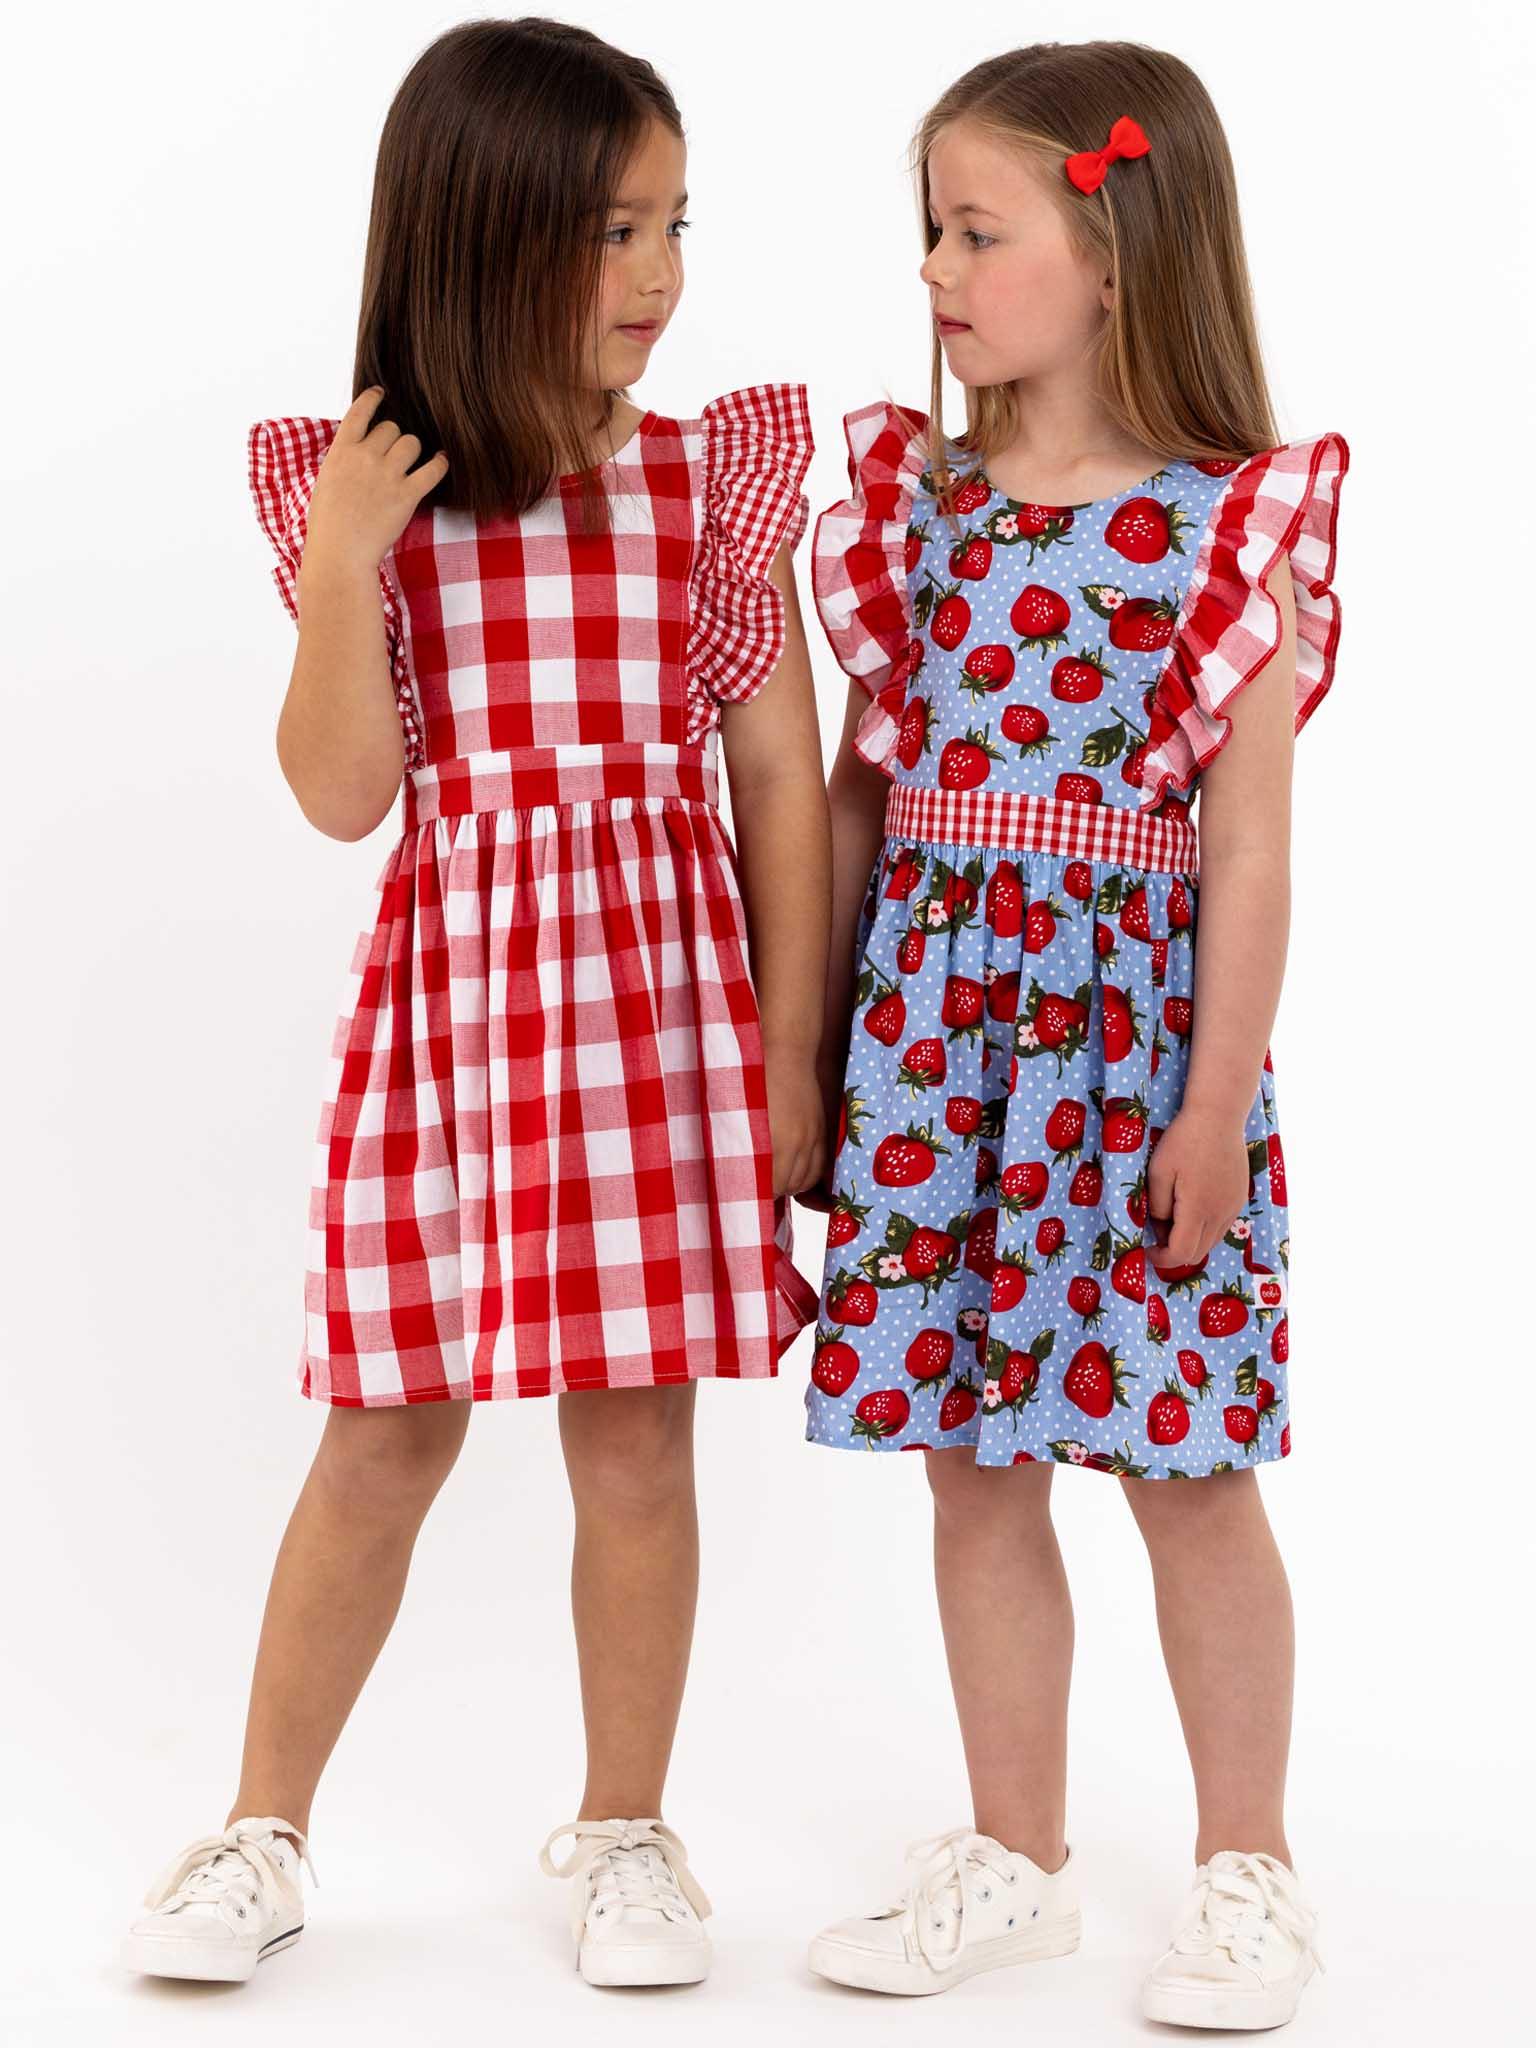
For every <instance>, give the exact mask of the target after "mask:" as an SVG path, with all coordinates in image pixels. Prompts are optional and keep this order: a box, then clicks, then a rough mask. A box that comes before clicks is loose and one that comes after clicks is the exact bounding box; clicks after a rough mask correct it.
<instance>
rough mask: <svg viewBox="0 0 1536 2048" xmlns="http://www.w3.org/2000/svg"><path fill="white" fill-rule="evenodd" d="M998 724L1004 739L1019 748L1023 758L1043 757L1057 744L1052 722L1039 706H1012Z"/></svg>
mask: <svg viewBox="0 0 1536 2048" xmlns="http://www.w3.org/2000/svg"><path fill="white" fill-rule="evenodd" d="M998 723H999V729H1000V731H1001V732H1002V735H1003V738H1004V739H1005V740H1010V741H1012V742H1013V744H1014V745H1015V746H1017V748H1018V749H1019V753H1020V755H1021V757H1022V756H1026V755H1031V754H1034V755H1039V756H1042V757H1043V756H1044V755H1045V754H1046V753H1047V752H1048V750H1049V749H1050V748H1052V747H1054V746H1055V745H1056V743H1057V742H1056V735H1055V734H1054V733H1053V732H1052V731H1051V721H1050V720H1049V719H1048V718H1047V717H1046V715H1045V713H1044V712H1043V711H1042V710H1041V709H1040V708H1039V706H1038V705H1035V704H1010V705H1009V706H1008V707H1007V709H1006V710H1005V711H1004V713H1003V715H1002V718H1001V719H1000V720H999V721H998Z"/></svg>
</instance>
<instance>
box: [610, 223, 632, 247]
mask: <svg viewBox="0 0 1536 2048" xmlns="http://www.w3.org/2000/svg"><path fill="white" fill-rule="evenodd" d="M634 232H635V231H634V229H633V228H632V227H630V226H629V225H628V223H627V222H626V223H624V224H623V225H622V226H620V227H616V228H609V230H608V232H607V233H606V234H605V235H604V236H603V240H604V241H605V242H612V243H613V246H614V247H615V248H616V249H622V248H623V246H624V243H625V242H627V241H628V240H629V237H630V236H631V235H632V234H633V233H634ZM616 236H617V237H620V238H621V239H619V240H615V237H616Z"/></svg>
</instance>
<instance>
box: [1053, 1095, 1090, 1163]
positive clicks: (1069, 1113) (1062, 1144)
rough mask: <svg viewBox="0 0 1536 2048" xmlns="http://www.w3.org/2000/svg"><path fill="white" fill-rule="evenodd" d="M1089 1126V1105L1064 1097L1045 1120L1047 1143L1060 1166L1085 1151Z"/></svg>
mask: <svg viewBox="0 0 1536 2048" xmlns="http://www.w3.org/2000/svg"><path fill="white" fill-rule="evenodd" d="M1087 1124H1088V1105H1087V1104H1086V1103H1084V1102H1074V1101H1073V1100H1072V1099H1071V1097H1070V1096H1063V1097H1062V1099H1061V1100H1060V1101H1059V1102H1058V1103H1057V1105H1056V1107H1055V1108H1054V1109H1053V1110H1052V1111H1051V1113H1050V1115H1049V1116H1048V1117H1047V1118H1046V1120H1045V1142H1046V1143H1047V1145H1049V1146H1050V1148H1051V1150H1052V1152H1053V1153H1054V1154H1055V1155H1056V1163H1057V1165H1058V1166H1060V1165H1061V1164H1062V1163H1063V1162H1064V1161H1066V1160H1068V1159H1076V1158H1077V1156H1078V1154H1079V1153H1080V1152H1081V1151H1082V1149H1083V1132H1084V1130H1085V1129H1086V1128H1087Z"/></svg>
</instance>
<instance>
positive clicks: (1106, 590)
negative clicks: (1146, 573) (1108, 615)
mask: <svg viewBox="0 0 1536 2048" xmlns="http://www.w3.org/2000/svg"><path fill="white" fill-rule="evenodd" d="M1098 599H1099V603H1100V604H1101V605H1102V606H1103V607H1104V609H1105V611H1107V612H1117V611H1119V609H1120V607H1121V605H1123V604H1124V603H1125V592H1124V591H1123V590H1116V589H1115V588H1114V586H1113V585H1112V584H1101V585H1100V586H1099V591H1098Z"/></svg>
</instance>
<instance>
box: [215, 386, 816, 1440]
mask: <svg viewBox="0 0 1536 2048" xmlns="http://www.w3.org/2000/svg"><path fill="white" fill-rule="evenodd" d="M335 431H336V422H334V421H331V420H314V419H271V420H263V421H260V422H259V423H258V424H257V425H256V426H254V427H253V428H252V429H251V433H250V442H249V454H250V483H251V490H252V494H253V496H254V498H255V501H256V508H257V514H258V517H259V518H260V521H261V524H262V527H263V529H264V530H265V532H266V533H267V535H268V537H269V539H270V540H271V542H272V544H273V546H274V548H275V549H276V551H277V556H278V562H277V567H276V568H275V570H274V571H273V575H274V579H275V581H276V583H277V587H278V591H279V593H280V595H281V596H282V598H283V601H284V603H285V604H286V606H287V607H288V610H289V612H290V613H291V614H293V616H294V617H295V618H297V604H296V588H295V586H296V578H297V573H298V566H299V561H300V557H301V555H302V551H303V545H304V534H305V513H306V508H307V505H308V501H309V495H310V491H311V488H312V486H313V483H314V478H315V473H316V471H317V470H318V468H319V464H320V460H321V458H322V456H323V455H324V453H325V451H326V449H327V448H328V447H329V445H330V442H331V440H332V439H333V437H334V435H335ZM811 453H812V442H811V433H810V420H809V414H808V411H807V407H806V401H805V391H804V388H803V387H802V386H800V385H755V386H753V387H751V388H750V389H747V390H742V391H733V392H729V393H727V394H726V395H725V396H724V397H721V398H717V399H715V400H714V401H713V402H712V403H711V404H709V405H707V406H706V407H705V408H704V410H703V413H702V415H701V416H700V417H699V418H697V419H692V420H676V419H668V418H663V417H661V416H659V415H657V414H655V413H647V414H646V415H645V417H644V418H643V419H642V420H641V422H640V424H639V426H638V428H637V429H636V431H635V433H634V434H633V436H632V437H631V439H630V440H629V442H628V443H627V444H626V445H625V446H624V447H623V448H622V449H621V450H619V452H618V453H617V455H616V456H615V457H614V458H613V459H612V460H611V461H610V462H609V463H608V464H607V465H605V467H604V470H603V477H604V483H605V488H606V490H607V493H608V498H609V505H610V510H611V514H612V531H611V533H603V534H597V535H584V534H583V533H581V531H580V493H579V486H578V484H577V482H576V480H575V479H574V478H570V477H562V478H560V479H557V481H556V486H555V488H554V489H553V490H552V491H551V493H550V495H549V496H548V497H546V498H545V499H544V500H543V501H541V502H540V503H539V504H537V505H535V506H533V507H532V508H530V509H529V510H528V511H526V512H524V513H523V514H521V515H520V516H519V517H517V518H512V519H500V520H490V521H487V520H476V519H475V518H474V517H473V515H471V514H469V513H464V512H455V511H447V510H442V509H435V508H431V507H429V508H427V509H425V510H423V511H421V512H419V513H418V514H417V515H416V516H415V517H414V518H413V519H412V521H411V523H410V524H409V525H408V526H407V527H406V529H405V531H404V533H403V534H402V535H401V537H400V539H399V540H398V541H397V542H396V544H395V546H394V548H393V549H392V550H391V552H390V554H389V555H388V556H386V558H385V561H384V563H383V564H382V566H381V569H380V597H381V602H382V604H383V607H384V612H385V620H386V628H387V636H388V643H389V650H390V662H391V670H392V674H393V678H394V684H395V696H396V702H397V704H398V706H399V710H400V717H401V723H402V727H403V730H404V735H405V764H406V775H405V782H404V786H403V792H402V831H401V835H400V838H399V840H398V842H397V844H396V845H395V847H394V849H393V851H392V852H391V853H390V855H389V858H388V860H387V861H386V862H385V865H384V869H383V872H382V874H381V875H380V877H379V880H378V884H377V889H378V901H377V906H376V916H375V917H374V919H373V921H372V922H371V923H370V924H369V925H368V926H366V927H365V928H364V930H363V931H362V932H361V934H360V935H359V937H358V941H357V946H356V950H355V953H354V957H353V962H352V970H351V977H350V981H349V984H348V988H347V993H346V997H345V1000H344V1002H343V1006H342V1012H341V1016H340V1020H339V1022H338V1024H337V1027H336V1032H335V1037H334V1041H333V1046H332V1057H331V1065H330V1075H329V1085H328V1087H327V1090H326V1099H325V1104H324V1107H323V1109H322V1112H321V1117H320V1124H319V1130H318V1135H317V1145H316V1154H315V1170H314V1179H313V1185H312V1190H311V1195H310V1208H309V1225H310V1227H309V1259H308V1275H307V1280H306V1285H305V1297H304V1306H305V1317H304V1327H305V1335H304V1342H303V1345H302V1347H301V1351H300V1358H299V1385H300V1388H301V1390H302V1392H303V1393H304V1394H305V1395H307V1396H309V1397H310V1398H311V1399H314V1400H319V1401H327V1402H331V1403H334V1404H338V1405H345V1406H349V1407H384V1406H390V1405H398V1404H400V1403H402V1402H411V1401H439V1400H449V1399H460V1398H467V1399H472V1400H496V1399H504V1398H513V1397H519V1396H524V1395H534V1394H551V1393H560V1392H564V1391H566V1390H574V1389H578V1388H591V1387H633V1386H659V1385H666V1384H675V1383H679V1382H684V1381H688V1380H692V1379H698V1378H702V1377H707V1376H714V1377H719V1378H734V1379H749V1378H765V1377H768V1376H771V1375H772V1374H774V1373H775V1372H776V1370H777V1362H778V1358H779V1355H780V1353H781V1352H782V1351H783V1350H784V1348H785V1347H786V1346H787V1345H788V1344H789V1343H790V1342H791V1340H792V1339H793V1338H794V1336H795V1335H796V1334H797V1332H798V1331H799V1330H800V1329H801V1328H802V1327H803V1326H804V1325H805V1324H806V1323H807V1322H809V1321H811V1320H813V1319H814V1317H815V1313H816V1293H815V1290H814V1289H813V1288H812V1287H811V1286H810V1285H809V1283H808V1282H807V1281H806V1280H804V1279H803V1278H802V1277H801V1275H800V1274H799V1273H798V1272H797V1271H796V1269H795V1266H794V1264H793V1261H792V1258H791V1226H790V1211H789V1205H788V1203H787V1202H783V1201H780V1202H777V1203H776V1202H775V1200H774V1198H773V1182H772V1148H771V1142H770V1134H769V1126H768V1115H767V1098H766V1090H765V1084H764V1072H763V1056H762V1042H761V1035H760V1027H759V1020H758V1010H757V1003H756V999H755V996H754V993H753V989H752V983H751V980H750V978H749V971H748V961H747V949H746V922H745V917H744V913H743V909H742V903H741V897H740V893H739V889H738V882H737V871H736V859H735V853H734V849H733V848H732V845H731V842H730V839H729V838H728V836H727V834H726V831H725V828H724V826H723V824H722V822H721V819H720V815H719V812H718V810H717V808H716V802H717V794H718V782H717V767H716V742H717V728H718V725H719V717H720V705H721V704H722V703H725V702H731V703H741V702H744V701H745V700H746V699H748V698H750V697H752V696H753V695H754V694H755V693H756V691H757V690H758V689H760V688H761V686H762V685H763V683H764V682H765V681H766V680H767V678H768V676H769V675H770V674H771V672H772V670H773V668H774V666H775V664H776V663H777V661H778V659H779V656H780V654H781V652H782V649H783V644H784V614H783V600H782V598H781V597H780V595H779V592H778V591H777V590H776V589H775V587H774V585H773V584H772V582H771V581H770V580H769V578H768V573H767V572H768V568H769V564H770V563H771V561H772V559H773V556H774V554H775V553H776V551H777V550H778V548H779V547H780V546H781V545H782V544H783V543H784V542H785V541H786V540H787V541H788V542H789V543H790V545H791V546H793V545H795V544H796V543H797V542H798V541H799V539H800V537H801V535H802V533H803V532H804V530H805V523H806V501H805V498H804V496H803V495H802V493H801V482H802V479H803V478H804V475H805V471H806V468H807V466H808V464H809V462H810V457H811Z"/></svg>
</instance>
